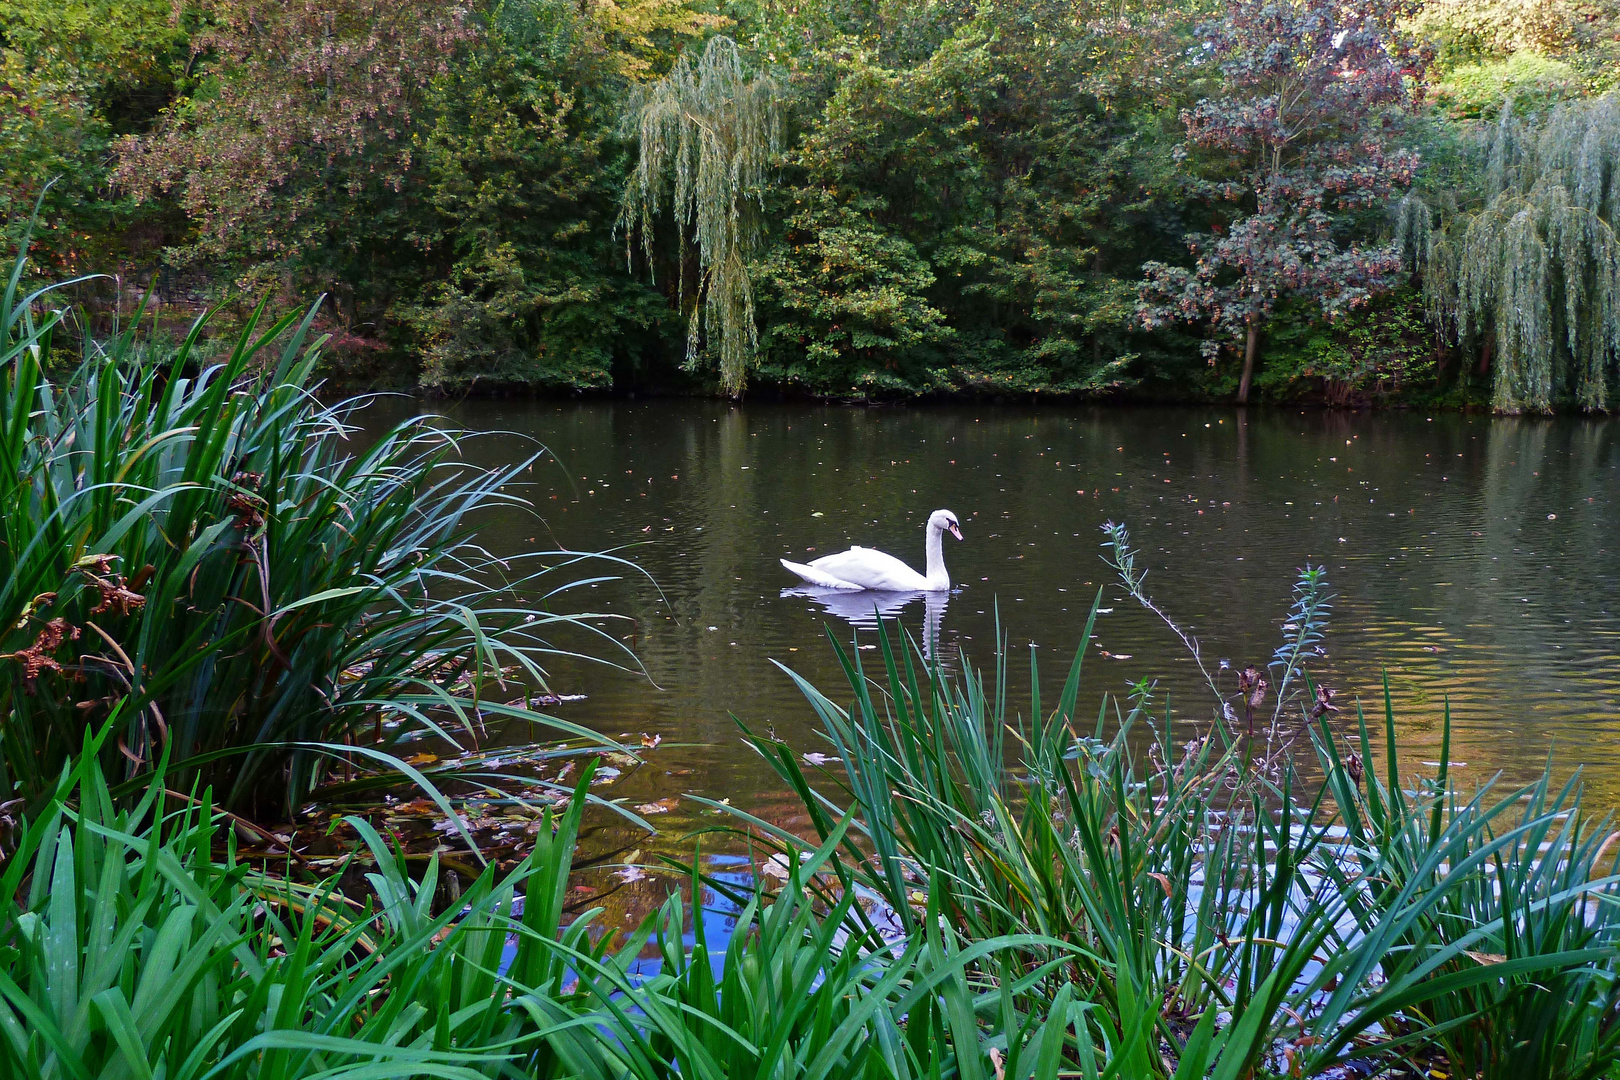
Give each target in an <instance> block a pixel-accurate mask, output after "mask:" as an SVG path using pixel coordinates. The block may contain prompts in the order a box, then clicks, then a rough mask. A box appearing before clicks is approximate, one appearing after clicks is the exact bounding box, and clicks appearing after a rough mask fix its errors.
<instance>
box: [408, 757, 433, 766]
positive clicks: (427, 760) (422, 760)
mask: <svg viewBox="0 0 1620 1080" xmlns="http://www.w3.org/2000/svg"><path fill="white" fill-rule="evenodd" d="M438 760H439V755H438V754H412V755H411V756H410V757H408V758H406V759H405V764H407V765H432V764H433V763H434V762H435V761H438Z"/></svg>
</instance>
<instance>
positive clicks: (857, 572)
mask: <svg viewBox="0 0 1620 1080" xmlns="http://www.w3.org/2000/svg"><path fill="white" fill-rule="evenodd" d="M947 530H949V531H950V534H951V535H952V536H954V537H956V538H957V539H958V540H960V539H962V529H961V527H960V526H959V525H958V524H957V521H956V515H955V514H953V513H951V512H950V511H949V510H935V511H934V512H933V513H932V514H931V515H929V518H928V541H927V543H926V544H925V545H924V548H925V550H926V551H927V554H928V573H927V574H919V573H917V571H915V570H913V569H912V568H911V567H909V566H907V565H906V564H905V563H903V562H901V561H900V560H899V559H897V558H895V557H894V556H893V555H886V554H884V553H883V552H881V551H875V550H873V549H872V548H863V547H852V548H850V549H849V550H848V551H841V552H839V553H838V554H837V555H823V556H822V557H821V558H819V559H817V560H816V561H815V562H812V563H810V564H808V565H806V564H804V563H796V562H788V561H787V560H786V559H783V560H782V565H783V566H785V567H787V568H788V569H789V570H791V571H793V572H794V573H795V574H798V575H799V576H800V577H801V578H803V579H804V580H805V581H808V582H809V583H810V584H812V585H819V586H821V587H822V588H823V589H845V590H854V589H871V590H873V591H875V592H946V591H948V590H949V589H950V587H951V576H950V575H949V574H947V573H946V572H945V552H944V551H943V550H941V549H942V547H943V545H942V543H941V542H940V536H941V534H942V533H944V532H946V531H947Z"/></svg>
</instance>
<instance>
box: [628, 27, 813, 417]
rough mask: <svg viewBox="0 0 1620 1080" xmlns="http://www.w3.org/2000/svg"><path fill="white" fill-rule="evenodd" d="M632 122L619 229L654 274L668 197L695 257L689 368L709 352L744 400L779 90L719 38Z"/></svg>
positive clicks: (644, 100) (685, 297)
mask: <svg viewBox="0 0 1620 1080" xmlns="http://www.w3.org/2000/svg"><path fill="white" fill-rule="evenodd" d="M630 115H631V120H632V122H633V124H634V127H635V133H636V135H637V136H638V138H639V139H640V143H641V156H640V160H639V161H638V162H637V164H636V168H635V171H634V172H633V173H632V174H631V176H630V180H629V183H628V185H627V186H626V189H625V202H624V210H623V216H622V218H621V225H622V226H623V227H625V229H626V237H627V239H628V237H629V235H630V234H632V233H640V236H641V243H642V247H643V250H644V251H645V253H646V255H647V261H648V263H649V265H651V264H652V261H653V238H654V236H655V234H656V228H655V226H656V223H657V218H658V216H659V214H660V213H661V212H662V210H663V206H664V199H665V197H666V196H669V197H670V209H671V211H672V212H673V215H674V220H675V227H676V231H677V233H678V234H679V237H680V256H681V264H682V266H683V267H684V266H685V265H686V263H687V260H688V258H689V257H690V256H691V255H692V254H693V253H694V249H695V254H696V257H697V281H696V287H695V288H693V289H691V290H690V292H689V291H688V286H687V281H686V275H685V274H684V273H681V274H679V275H678V284H677V295H678V296H679V299H680V303H681V306H682V308H683V309H684V310H686V312H687V324H686V326H687V329H686V360H687V364H688V366H695V365H696V364H697V363H698V361H699V359H700V357H701V355H702V351H703V347H704V345H705V343H706V344H707V346H708V348H709V349H710V350H711V351H713V352H714V353H715V354H716V355H717V356H718V357H719V362H720V381H721V383H722V384H723V385H724V387H725V389H726V391H727V392H728V393H731V394H734V395H735V394H740V393H741V392H742V389H743V385H744V383H745V382H746V380H747V374H748V365H749V362H750V361H751V360H752V359H753V357H754V354H755V351H756V349H757V347H758V333H757V331H756V329H755V326H754V290H753V286H752V284H751V283H750V281H749V278H748V264H749V262H750V261H751V260H752V259H753V258H754V257H755V256H756V255H758V254H759V250H760V246H761V240H762V234H763V223H762V212H763V210H764V201H763V196H764V187H765V180H766V171H767V169H768V168H769V165H770V161H771V158H772V156H773V155H775V154H776V153H777V151H778V150H779V148H780V142H781V126H782V125H781V101H780V97H779V95H778V94H777V89H776V85H775V83H774V82H773V81H772V80H771V79H770V78H769V77H768V76H764V75H760V76H756V77H755V78H753V79H749V78H748V77H747V74H746V72H745V71H744V69H743V62H742V57H741V55H740V54H739V53H738V50H737V45H736V43H735V42H733V41H732V40H731V39H730V38H726V37H714V38H711V39H710V40H709V43H708V45H707V46H706V47H705V48H704V50H703V55H702V57H701V58H700V59H699V60H698V61H697V62H696V63H693V62H692V61H691V59H690V58H689V57H687V56H685V55H682V56H681V57H680V59H678V60H677V61H676V62H675V66H674V67H673V68H672V69H671V70H670V73H669V74H668V75H667V76H666V77H664V78H663V79H660V80H659V81H657V82H655V83H653V84H651V85H649V86H647V87H646V88H644V89H643V90H642V91H641V93H640V94H639V95H638V96H637V98H636V99H635V101H634V103H633V106H632V111H631V114H630Z"/></svg>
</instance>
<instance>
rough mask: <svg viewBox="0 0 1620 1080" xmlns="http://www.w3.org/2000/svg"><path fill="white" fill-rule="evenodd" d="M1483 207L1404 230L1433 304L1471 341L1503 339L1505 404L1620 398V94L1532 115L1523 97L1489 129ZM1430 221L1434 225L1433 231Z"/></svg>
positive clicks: (1420, 216) (1411, 217) (1541, 406)
mask: <svg viewBox="0 0 1620 1080" xmlns="http://www.w3.org/2000/svg"><path fill="white" fill-rule="evenodd" d="M1478 155H1479V160H1480V163H1481V165H1482V166H1483V169H1484V175H1485V183H1486V189H1485V199H1484V203H1483V205H1481V206H1478V207H1476V208H1473V209H1472V210H1467V211H1463V212H1459V213H1454V214H1451V215H1449V216H1447V220H1444V221H1443V222H1442V223H1441V224H1440V225H1439V227H1438V228H1433V229H1429V230H1426V229H1425V228H1424V227H1423V226H1425V225H1428V223H1429V218H1428V212H1427V211H1426V210H1423V211H1418V210H1416V209H1414V208H1409V207H1407V208H1403V210H1402V214H1401V228H1400V234H1401V235H1400V237H1399V238H1400V239H1401V241H1402V242H1403V243H1404V244H1405V245H1406V247H1407V250H1408V252H1409V253H1410V256H1411V259H1412V262H1413V264H1414V265H1415V266H1416V267H1417V268H1419V269H1422V270H1423V271H1424V288H1425V291H1426V292H1427V293H1428V295H1429V299H1430V303H1431V306H1432V307H1433V309H1434V310H1435V311H1436V312H1437V313H1438V314H1439V315H1441V316H1442V318H1443V319H1444V320H1445V321H1446V323H1447V324H1448V326H1449V328H1450V329H1451V331H1452V332H1453V333H1454V334H1455V336H1456V338H1457V340H1458V341H1459V342H1460V343H1462V344H1463V345H1464V346H1465V347H1469V346H1472V345H1474V344H1476V343H1480V344H1482V343H1484V342H1490V343H1491V344H1492V345H1493V346H1494V349H1495V354H1496V355H1495V361H1494V367H1495V371H1494V383H1493V390H1492V403H1493V404H1494V405H1495V407H1496V408H1497V409H1499V410H1501V411H1504V412H1522V411H1528V412H1548V411H1550V410H1551V409H1552V408H1553V406H1554V404H1555V402H1556V401H1557V400H1558V399H1560V398H1563V399H1573V400H1574V402H1575V403H1576V404H1577V405H1579V406H1580V407H1581V408H1583V409H1588V410H1593V411H1604V410H1608V409H1610V408H1612V407H1613V406H1614V395H1615V391H1616V386H1617V383H1620V235H1617V228H1620V93H1610V94H1607V95H1605V96H1603V97H1600V98H1597V99H1594V100H1591V101H1584V102H1572V103H1570V104H1567V105H1561V106H1559V107H1558V108H1556V109H1554V110H1552V111H1551V112H1549V113H1547V114H1546V115H1545V117H1542V118H1539V119H1530V120H1525V119H1521V118H1520V117H1518V116H1516V115H1514V111H1513V110H1512V109H1511V108H1504V109H1503V110H1502V118H1501V121H1500V122H1499V123H1498V124H1497V125H1496V126H1495V129H1494V130H1493V131H1491V132H1490V133H1489V135H1488V136H1486V137H1484V138H1482V139H1481V141H1480V146H1479V149H1478ZM1425 232H1427V235H1425Z"/></svg>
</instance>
